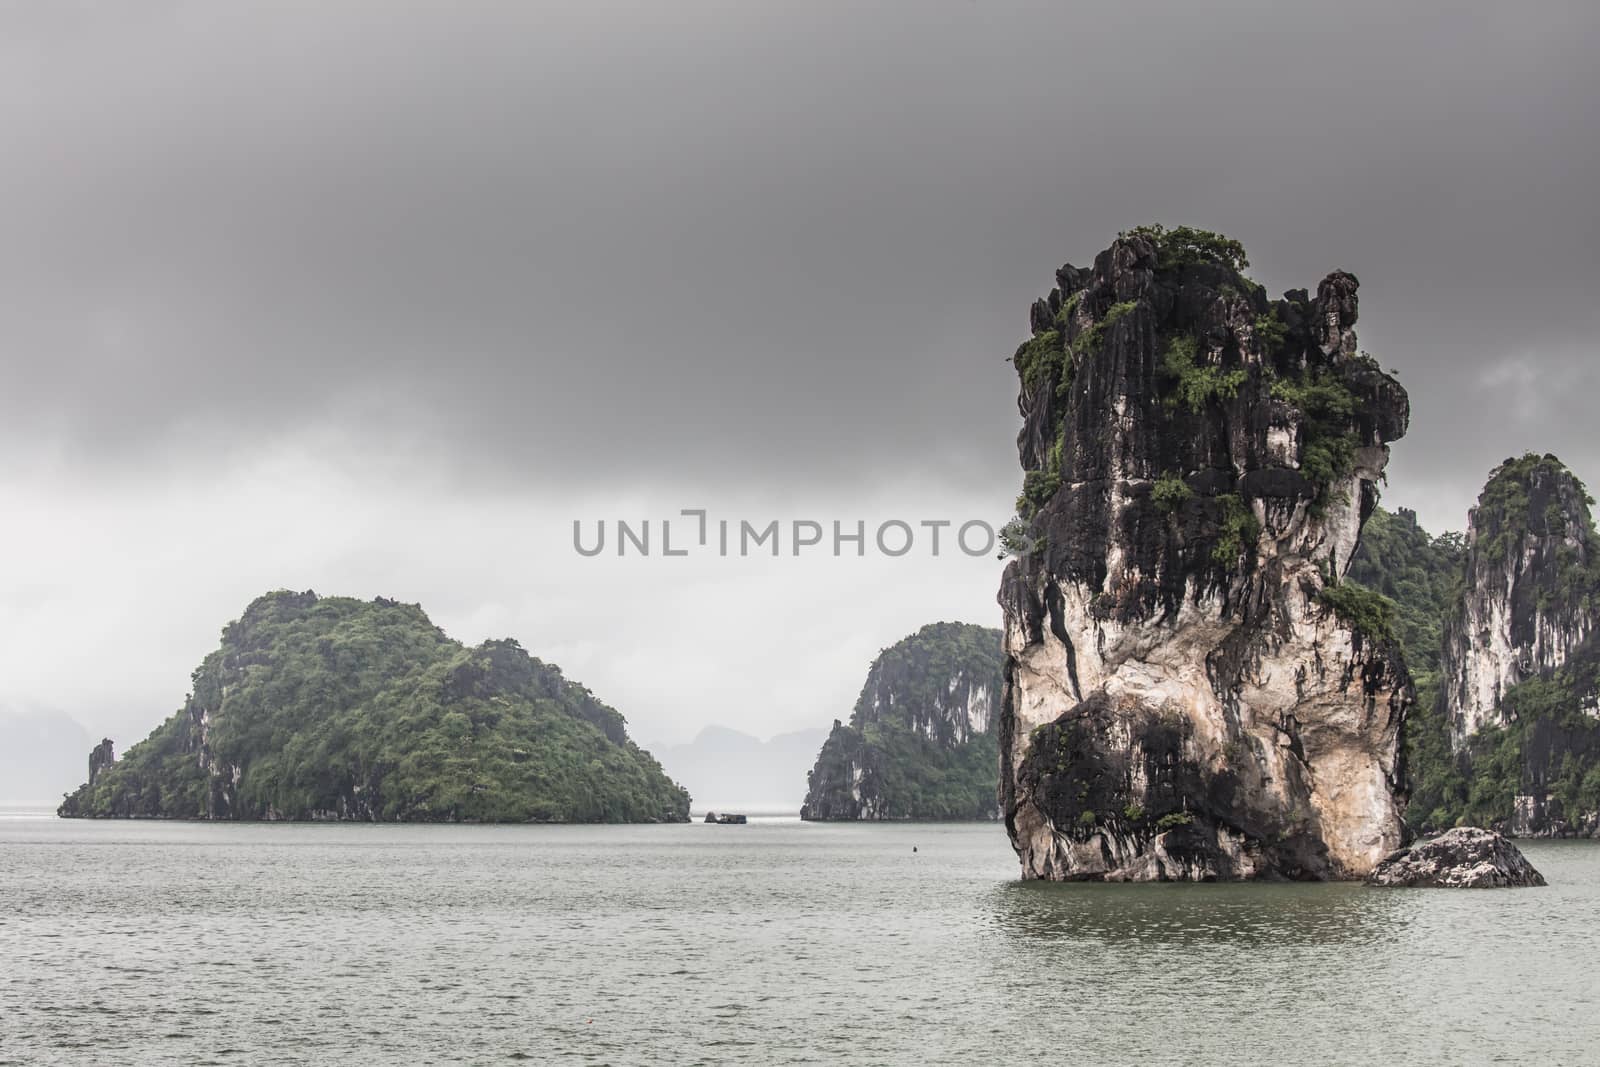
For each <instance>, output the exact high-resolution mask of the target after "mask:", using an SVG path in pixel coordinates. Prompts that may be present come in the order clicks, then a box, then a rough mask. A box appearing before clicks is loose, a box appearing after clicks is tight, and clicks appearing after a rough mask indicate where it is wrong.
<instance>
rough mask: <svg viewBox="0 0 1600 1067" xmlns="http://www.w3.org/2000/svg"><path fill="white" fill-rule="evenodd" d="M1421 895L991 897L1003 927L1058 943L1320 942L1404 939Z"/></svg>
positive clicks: (1090, 891)
mask: <svg viewBox="0 0 1600 1067" xmlns="http://www.w3.org/2000/svg"><path fill="white" fill-rule="evenodd" d="M1415 900H1416V897H1415V896H1414V895H1411V894H1399V893H1384V892H1380V891H1378V890H1374V889H1368V888H1366V887H1364V886H1360V885H1344V884H1319V883H1302V882H1294V883H1275V884H1259V885H1257V884H1252V885H1212V884H1203V885H1174V884H1170V883H1169V884H1162V885H1107V884H1097V883H1085V882H1079V883H1070V884H1064V885H1063V884H1055V883H1048V882H1008V883H1006V884H1004V885H1001V886H998V887H997V888H996V889H995V890H994V891H993V892H992V893H991V894H990V896H989V900H988V910H989V912H990V915H991V919H992V921H993V922H994V924H995V926H996V927H997V928H998V929H1000V930H1001V931H1003V932H1004V933H1005V934H1006V935H1007V936H1009V937H1011V938H1014V939H1017V940H1018V941H1020V942H1023V943H1024V944H1025V945H1026V946H1038V945H1049V944H1053V943H1074V942H1102V943H1106V944H1127V943H1135V944H1138V943H1145V944H1165V945H1186V946H1188V945H1199V946H1204V945H1224V944H1225V945H1232V946H1239V947H1244V948H1248V947H1251V946H1254V945H1258V944H1263V943H1266V944H1274V945H1297V946H1304V947H1315V946H1318V945H1332V944H1339V943H1360V944H1374V943H1380V942H1393V941H1398V940H1399V938H1400V936H1401V932H1402V927H1403V925H1404V923H1405V922H1406V918H1407V913H1408V911H1410V910H1411V905H1412V903H1413V902H1414V901H1415Z"/></svg>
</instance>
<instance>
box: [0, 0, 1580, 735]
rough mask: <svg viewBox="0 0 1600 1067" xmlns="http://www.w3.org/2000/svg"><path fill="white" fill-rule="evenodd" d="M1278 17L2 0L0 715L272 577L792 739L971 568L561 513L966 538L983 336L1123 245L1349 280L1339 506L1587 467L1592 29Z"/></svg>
mask: <svg viewBox="0 0 1600 1067" xmlns="http://www.w3.org/2000/svg"><path fill="white" fill-rule="evenodd" d="M1295 6H1296V5H1287V4H1283V3H1262V4H1253V5H1242V4H1193V3H1187V2H1181V3H1172V4H1161V5H1155V4H1083V5H1077V4H1070V3H1061V2H1059V0H1056V2H1050V3H1040V4H1029V5H1015V4H1008V3H995V2H989V0H978V2H961V3H942V2H930V0H919V2H917V3H909V2H908V3H902V4H889V3H884V4H863V3H858V2H856V3H841V4H833V3H819V2H816V0H808V2H806V3H795V4H777V3H762V2H751V0H737V2H734V0H729V2H726V3H712V4H704V3H693V2H678V3H672V4H638V3H596V2H594V0H586V2H584V3H582V4H571V5H566V4H560V5H558V4H531V3H505V4H497V5H485V4H471V3H460V2H453V3H448V4H445V3H439V4H430V5H396V4H392V3H376V2H373V3H355V2H340V3H334V4H327V3H316V4H312V3H304V4H301V3H283V2H275V3H270V4H268V3H261V4H216V3H212V2H204V0H196V2H193V3H160V2H155V0H150V2H146V3H141V4H129V5H112V4H86V3H64V2H59V0H48V2H47V0H39V2H37V3H31V4H29V3H14V4H7V5H5V6H4V7H3V8H0V367H3V380H0V447H3V448H4V454H5V455H6V457H7V460H8V461H7V462H6V463H5V464H4V467H3V469H0V509H3V516H4V522H3V525H0V603H3V605H4V609H3V613H0V704H5V705H9V706H12V707H51V708H58V709H60V710H62V711H65V712H67V713H69V714H71V715H72V716H74V717H75V718H77V719H78V720H79V721H80V722H82V723H83V724H84V725H85V726H86V727H88V728H89V729H90V730H91V731H93V732H94V733H95V734H96V735H97V736H98V735H100V734H101V733H106V734H109V735H111V736H112V737H114V738H116V739H117V740H118V741H119V743H120V744H122V745H126V744H128V743H131V742H132V741H134V740H137V739H138V738H140V737H142V736H143V735H144V734H145V733H146V732H148V730H149V729H150V728H151V727H153V726H154V725H155V724H156V723H157V722H158V721H160V720H161V719H162V718H164V717H165V716H166V715H167V714H169V713H170V712H171V711H172V710H174V709H175V708H177V707H178V706H179V704H180V703H181V702H182V700H183V697H184V695H185V692H186V689H187V682H188V677H189V672H190V671H191V670H192V669H193V668H194V666H195V665H196V664H198V663H199V661H200V659H201V658H202V657H203V656H204V655H205V654H206V652H207V651H209V650H210V649H212V648H214V647H215V645H216V642H217V636H218V632H219V630H220V628H221V626H222V625H223V624H224V623H225V622H227V621H228V620H229V619H232V618H234V617H236V616H237V615H238V614H239V612H240V610H241V609H242V608H243V607H244V605H245V604H246V603H247V602H248V601H249V600H250V599H251V598H252V597H254V596H255V595H257V594H259V593H261V592H263V591H264V590H267V589H270V588H276V587H289V588H297V589H298V588H315V589H316V590H318V591H319V592H323V593H347V594H352V595H357V596H362V597H370V596H374V595H379V594H383V595H387V596H393V597H397V598H399V599H402V600H407V601H420V602H421V603H422V604H423V606H424V607H425V608H427V609H428V610H429V611H430V613H431V614H432V616H433V617H434V619H435V620H436V621H438V622H439V623H440V624H441V625H443V626H444V627H445V628H446V629H447V630H448V631H449V632H451V633H452V634H453V635H455V636H458V637H460V638H462V639H465V640H468V641H478V640H481V639H483V638H485V637H490V636H501V635H511V636H515V637H517V638H518V639H520V640H521V641H522V642H523V643H524V644H525V645H526V646H527V647H528V648H529V649H530V650H532V651H534V652H535V653H536V654H538V655H541V656H543V657H545V658H548V659H551V660H553V661H555V662H557V663H560V664H561V665H562V666H563V667H564V668H565V669H566V671H567V672H568V674H569V675H570V676H572V677H575V678H577V679H580V680H581V681H583V682H585V683H586V684H588V685H589V686H591V687H592V688H593V689H594V690H595V691H596V692H597V693H598V694H599V695H600V696H601V697H602V698H604V699H606V700H608V701H609V702H611V703H613V704H615V705H616V706H617V707H618V708H619V709H620V710H621V711H622V712H623V713H624V714H625V715H626V716H627V717H628V718H629V720H630V722H631V724H632V729H633V732H634V734H635V736H636V737H640V738H643V739H646V740H660V741H675V740H679V739H682V738H686V737H688V736H690V735H692V734H693V733H694V732H695V730H696V729H698V728H699V727H700V726H701V725H704V724H706V723H710V722H720V723H725V724H728V725H731V726H736V727H739V728H741V729H745V730H747V731H749V732H751V733H755V734H758V735H762V736H765V735H769V734H772V733H776V732H779V731H782V730H788V729H795V728H800V727H806V726H813V725H826V724H827V723H828V722H829V721H831V720H832V719H833V718H834V717H844V716H847V715H848V712H849V708H850V705H851V703H852V701H853V699H854V696H855V693H856V691H857V690H858V688H859V686H860V684H861V681H862V675H863V673H864V671H865V668H866V665H867V663H868V662H869V661H870V659H871V658H872V656H873V655H875V654H876V652H877V651H878V650H879V649H880V648H882V647H884V646H886V645H888V644H890V643H892V642H893V641H895V640H897V639H898V638H899V637H901V636H903V635H904V634H905V633H907V632H909V631H910V630H913V629H915V628H916V627H918V626H919V625H921V624H922V623H924V622H928V621H933V620H935V619H963V620H968V621H973V622H983V623H989V624H996V623H998V609H997V608H996V607H995V604H994V592H995V588H996V586H997V584H998V577H999V564H998V563H997V562H996V561H994V560H993V559H990V558H978V559H973V558H968V557H964V556H961V555H959V554H950V553H946V554H945V555H943V556H941V557H940V558H937V559H935V558H932V557H931V556H930V555H928V553H927V552H926V551H924V550H922V549H921V548H919V549H918V550H917V551H915V552H913V553H912V554H911V555H910V556H907V557H905V558H902V559H884V558H882V557H877V558H868V559H865V560H854V559H847V560H842V561H837V560H833V559H831V558H825V557H817V558H802V559H799V560H795V559H793V558H792V557H788V556H785V557H783V558H780V559H777V560H772V559H770V558H764V559H759V560H756V559H751V560H737V559H734V560H721V559H717V558H714V557H711V558H707V557H703V556H702V557H692V558H689V559H672V560H668V559H662V558H659V557H656V558H650V559H629V560H617V559H615V558H614V557H602V558H597V559H593V560H590V559H584V558H581V557H579V556H578V555H577V554H576V553H575V552H573V551H572V548H571V523H572V521H573V520H574V519H583V520H584V521H586V522H589V523H592V522H593V521H595V520H598V519H600V518H606V519H610V520H614V519H616V518H618V517H623V518H632V519H642V518H646V517H651V518H657V517H661V516H670V515H673V514H676V512H677V510H678V509H679V508H685V507H706V508H710V509H711V511H712V514H713V517H717V516H719V515H720V516H722V517H729V518H734V519H738V518H749V519H752V520H759V521H763V522H764V521H765V520H766V519H768V518H773V517H778V518H790V517H805V518H816V519H819V520H822V521H831V520H833V519H841V520H845V521H847V522H850V523H853V522H854V520H856V519H857V518H863V519H868V520H875V519H881V518H887V517H900V518H905V519H907V520H909V521H916V520H919V519H923V518H951V519H954V520H956V521H960V520H963V519H966V518H971V517H978V518H985V519H989V520H991V521H994V522H999V521H1001V520H1003V519H1004V518H1005V517H1006V515H1007V514H1008V513H1009V511H1010V501H1011V499H1012V498H1013V497H1014V496H1015V494H1016V491H1017V487H1018V485H1019V483H1020V477H1021V476H1020V472H1019V470H1018V469H1017V466H1016V456H1015V451H1014V437H1015V432H1016V428H1017V421H1018V420H1017V413H1016V407H1015V379H1014V377H1013V375H1012V373H1011V368H1010V367H1009V365H1008V364H1007V363H1006V362H1005V360H1006V357H1007V356H1009V355H1010V354H1011V352H1012V350H1013V349H1014V348H1015V346H1016V344H1017V342H1018V341H1019V340H1020V339H1021V337H1022V335H1023V334H1024V333H1025V329H1026V323H1027V311H1028V306H1029V304H1030V303H1031V301H1032V300H1033V299H1034V298H1035V297H1036V296H1038V295H1041V294H1042V293H1043V292H1045V291H1046V290H1048V288H1049V287H1050V285H1051V284H1053V272H1054V269H1055V268H1056V267H1058V266H1059V265H1060V264H1061V263H1063V262H1065V261H1069V260H1070V261H1073V262H1076V263H1085V262H1087V261H1088V260H1090V259H1091V258H1092V257H1093V256H1094V254H1095V253H1096V252H1097V251H1098V250H1099V249H1101V248H1103V247H1104V246H1105V245H1106V244H1107V243H1108V242H1109V241H1110V239H1111V238H1112V237H1114V236H1115V234H1116V232H1117V231H1118V230H1120V229H1125V228H1128V227H1130V226H1134V225H1137V224H1140V223H1144V222H1153V221H1161V222H1166V223H1168V224H1176V223H1183V224H1189V225H1196V226H1201V227H1205V228H1208V229H1216V230H1221V231H1223V232H1226V233H1228V234H1230V235H1232V236H1234V237H1237V238H1238V239H1240V240H1241V241H1243V242H1244V243H1245V245H1246V247H1247V248H1248V250H1249V253H1250V258H1251V260H1252V263H1253V273H1254V275H1255V276H1256V278H1257V279H1258V280H1260V281H1262V282H1263V283H1264V284H1266V285H1267V286H1268V288H1269V289H1270V290H1271V291H1272V292H1274V293H1277V292H1280V291H1282V290H1283V289H1287V288H1293V287H1308V288H1314V287H1315V285H1316V283H1317V281H1318V280H1319V279H1320V278H1321V277H1322V276H1323V275H1324V274H1326V273H1327V272H1328V271H1330V270H1333V269H1335V268H1340V269H1346V270H1350V271H1353V272H1355V273H1356V274H1357V275H1358V276H1359V277H1360V278H1361V281H1362V289H1361V298H1362V308H1361V311H1362V314H1361V322H1360V325H1359V326H1358V330H1359V332H1360V335H1361V340H1362V347H1364V348H1366V349H1367V350H1369V351H1371V352H1372V353H1373V354H1374V355H1376V356H1377V357H1378V358H1379V359H1380V360H1381V361H1382V362H1383V364H1384V365H1385V366H1386V367H1395V368H1398V370H1399V372H1400V376H1401V379H1402V381H1403V382H1404V383H1405V384H1406V386H1407V387H1408V388H1409V390H1410V392H1411V398H1412V406H1413V420H1412V430H1411V433H1410V434H1409V435H1408V436H1407V437H1406V438H1405V439H1404V440H1403V441H1401V442H1399V443H1398V444H1397V445H1396V446H1395V449H1394V459H1393V462H1392V464H1391V467H1390V485H1389V489H1388V492H1387V495H1386V501H1387V503H1389V504H1390V505H1391V506H1393V505H1398V504H1408V505H1411V506H1414V507H1416V508H1417V509H1418V510H1419V511H1420V512H1421V514H1422V517H1423V521H1424V523H1425V524H1426V525H1428V526H1429V527H1430V528H1432V529H1434V530H1441V529H1446V528H1460V527H1461V526H1462V525H1463V524H1464V521H1465V512H1466V509H1467V507H1468V505H1469V504H1470V502H1471V500H1472V499H1473V498H1474V497H1475V495H1476V493H1477V490H1478V489H1479V488H1480V487H1481V485H1482V482H1483V479H1484V477H1485V475H1486V474H1487V472H1488V470H1489V469H1490V468H1491V467H1492V466H1493V465H1494V464H1495V463H1496V462H1498V461H1499V460H1500V459H1502V458H1504V457H1506V456H1508V455H1511V454H1513V453H1520V452H1522V451H1524V450H1527V449H1536V450H1539V451H1555V452H1556V453H1558V454H1559V455H1561V456H1562V458H1564V459H1565V460H1567V462H1568V463H1569V464H1570V465H1571V466H1572V467H1573V468H1574V469H1575V470H1576V471H1577V472H1578V474H1579V475H1580V476H1581V477H1583V478H1585V479H1587V480H1589V481H1591V482H1596V481H1600V443H1597V438H1596V436H1595V435H1594V433H1593V418H1594V415H1593V408H1594V406H1595V398H1596V388H1595V387H1596V384H1597V382H1596V377H1597V370H1596V367H1597V363H1596V361H1595V359H1594V342H1593V338H1594V337H1595V335H1596V327H1597V325H1600V323H1597V318H1600V310H1597V308H1600V302H1597V301H1596V299H1595V294H1596V293H1597V291H1600V263H1597V258H1600V252H1597V249H1600V232H1597V230H1600V224H1597V221H1596V220H1597V217H1600V213H1597V211H1596V208H1595V191H1596V189H1600V173H1597V169H1600V168H1597V162H1600V129H1597V127H1600V118H1597V115H1600V108H1597V107H1596V106H1595V102H1596V100H1600V74H1597V67H1596V65H1595V63H1594V60H1593V57H1594V55H1595V53H1596V50H1597V46H1600V34H1597V30H1600V6H1596V5H1594V4H1592V3H1572V4H1562V3H1540V4H1534V5H1508V4H1498V3H1496V4H1490V3H1481V4H1466V3H1440V4H1425V3H1409V4H1403V5H1396V4H1393V3H1348V2H1347V3H1343V4H1338V5H1330V4H1326V3H1319V4H1315V5H1305V6H1304V7H1302V8H1300V9H1299V10H1292V9H1293V8H1294V7H1295Z"/></svg>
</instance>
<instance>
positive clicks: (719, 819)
mask: <svg viewBox="0 0 1600 1067" xmlns="http://www.w3.org/2000/svg"><path fill="white" fill-rule="evenodd" d="M749 821H750V820H749V819H747V818H745V817H744V816H743V815H733V814H730V813H728V812H724V813H723V814H721V815H718V814H717V813H716V812H714V811H708V812H706V822H714V823H717V824H718V825H720V826H743V825H744V824H745V823H747V822H749Z"/></svg>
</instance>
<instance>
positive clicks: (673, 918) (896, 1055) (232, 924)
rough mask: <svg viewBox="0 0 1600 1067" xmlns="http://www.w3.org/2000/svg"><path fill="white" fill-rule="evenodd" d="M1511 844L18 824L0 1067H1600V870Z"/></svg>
mask: <svg viewBox="0 0 1600 1067" xmlns="http://www.w3.org/2000/svg"><path fill="white" fill-rule="evenodd" d="M913 846H915V848H916V851H915V852H913V851H912V849H913ZM1525 851H1526V852H1527V854H1528V856H1529V858H1530V859H1532V861H1533V862H1534V864H1535V865H1537V866H1538V867H1539V868H1540V869H1541V870H1542V871H1543V872H1544V873H1545V875H1546V876H1547V877H1548V878H1549V880H1550V882H1551V883H1552V884H1551V886H1550V887H1549V888H1547V889H1542V890H1511V891H1455V892H1451V891H1437V890H1435V891H1428V890H1399V891H1395V890H1390V891H1380V890H1370V889H1364V888H1362V887H1360V886H1350V885H1244V886H1160V885H1156V886H1091V885H1070V886H1048V885H1023V884H1021V883H1019V882H1018V881H1017V880H1016V864H1015V861H1014V859H1013V857H1012V854H1011V850H1010V848H1009V846H1008V845H1007V843H1006V839H1005V835H1004V832H1003V831H1002V830H1001V829H1000V828H999V827H997V826H993V825H915V826H905V825H899V826H856V825H849V826H846V825H815V824H802V823H800V822H798V821H795V820H763V821H758V822H755V823H752V824H751V825H748V826H706V825H703V824H700V823H695V824H690V825H686V826H649V827H644V826H641V827H445V826H410V827H382V826H342V825H330V826H322V825H293V826H290V825H198V824H173V823H127V822H118V823H103V822H99V823H97V822H62V821H57V820H55V819H51V818H44V817H38V816H34V817H17V816H15V815H13V816H11V817H4V818H0V1061H3V1062H5V1063H26V1064H37V1063H185V1064H188V1063H195V1064H201V1063H219V1064H238V1063H308V1064H323V1063H341V1062H350V1063H397V1064H398V1063H426V1062H435V1063H494V1062H500V1061H506V1060H531V1061H535V1062H541V1063H547V1062H552V1063H561V1062H574V1063H618V1064H620V1063H640V1064H679V1063H759V1064H780V1063H837V1062H840V1061H842V1060H844V1059H847V1058H848V1060H849V1061H850V1062H852V1063H885V1064H926V1063H956V1064H976V1063H1029V1064H1035V1063H1051V1064H1058V1063H1059V1064H1102V1063H1134V1064H1201V1063H1217V1064H1239V1063H1267V1062H1277V1063H1352V1064H1355V1063H1360V1064H1369V1063H1408V1064H1409V1063H1441V1064H1457V1063H1477V1062H1484V1063H1488V1062H1503V1063H1572V1064H1579V1063H1596V1062H1600V982H1597V981H1596V977H1597V967H1600V845H1596V844H1590V843H1559V842H1558V843H1541V842H1531V843H1528V844H1527V845H1526V848H1525Z"/></svg>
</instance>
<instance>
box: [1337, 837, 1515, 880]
mask: <svg viewBox="0 0 1600 1067" xmlns="http://www.w3.org/2000/svg"><path fill="white" fill-rule="evenodd" d="M1367 884H1368V885H1377V886H1403V887H1411V888H1416V889H1423V888H1428V889H1433V888H1437V889H1508V888H1511V887H1514V886H1539V885H1544V884H1545V880H1544V875H1542V874H1540V873H1539V872H1538V871H1537V870H1535V869H1534V867H1533V864H1531V863H1529V862H1528V860H1527V858H1526V857H1525V856H1523V854H1522V852H1521V851H1520V850H1519V849H1518V848H1517V846H1516V845H1513V844H1512V843H1511V842H1509V841H1507V840H1506V839H1505V838H1503V837H1501V836H1500V835H1499V834H1497V833H1495V832H1494V831H1492V830H1484V829H1481V828H1479V827H1476V826H1460V827H1457V828H1455V829H1453V830H1446V831H1445V832H1444V833H1442V834H1440V835H1439V836H1438V837H1435V838H1432V839H1431V840H1428V841H1420V842H1418V843H1417V844H1415V845H1411V846H1409V847H1407V848H1403V849H1400V850H1398V851H1396V852H1395V853H1393V854H1392V855H1389V856H1386V857H1384V858H1383V860H1382V861H1380V862H1379V863H1378V865H1377V867H1375V868H1373V871H1372V873H1371V874H1370V875H1368V876H1367Z"/></svg>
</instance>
